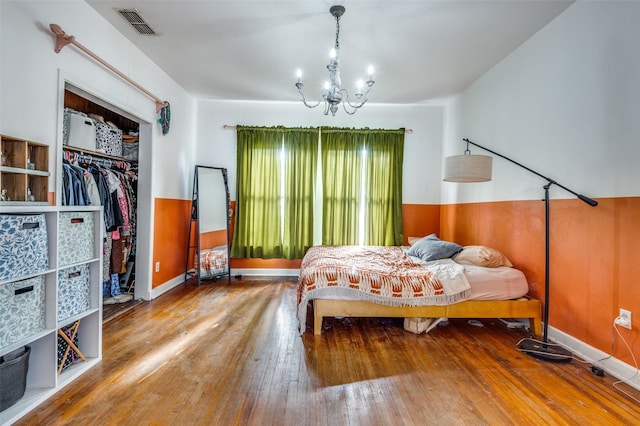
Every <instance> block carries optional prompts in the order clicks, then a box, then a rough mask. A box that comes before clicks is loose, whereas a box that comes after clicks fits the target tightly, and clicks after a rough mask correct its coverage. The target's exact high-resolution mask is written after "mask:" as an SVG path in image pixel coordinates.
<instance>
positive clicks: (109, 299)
mask: <svg viewBox="0 0 640 426" xmlns="http://www.w3.org/2000/svg"><path fill="white" fill-rule="evenodd" d="M60 91H61V93H60V98H59V99H60V100H61V102H60V105H59V111H60V113H59V124H60V125H59V129H60V130H59V132H58V140H59V143H58V164H57V169H56V170H57V171H58V173H57V174H56V176H57V177H58V178H57V182H56V193H55V198H56V205H61V206H62V205H78V204H79V203H85V204H90V205H95V204H96V198H100V201H99V204H101V205H103V207H104V209H105V211H107V210H108V211H109V212H108V214H105V229H104V233H105V239H104V246H103V251H104V253H103V276H102V281H103V287H104V291H103V300H104V301H105V304H104V306H103V308H104V319H105V321H106V320H109V319H110V317H112V316H114V314H115V315H117V314H118V313H120V312H124V311H125V310H126V309H127V308H128V307H130V306H133V305H135V304H137V303H140V302H141V301H142V300H149V299H150V294H151V269H150V268H151V260H150V259H151V229H152V223H151V221H150V220H148V219H147V218H149V217H151V208H152V206H151V190H150V188H151V183H150V182H151V175H152V173H151V171H152V170H151V167H152V164H151V158H152V156H151V154H152V153H151V131H152V127H151V124H150V123H149V122H148V121H145V120H142V119H140V118H138V117H137V116H136V115H135V114H132V113H130V112H127V111H125V110H123V109H122V108H119V107H117V106H116V105H114V102H109V100H108V99H107V98H106V97H104V96H103V97H100V96H99V95H96V94H95V93H96V92H95V91H93V92H90V91H89V89H87V88H85V87H82V88H81V87H80V86H79V85H77V84H75V83H73V82H70V81H69V79H67V78H64V77H62V76H61V81H60ZM76 113H79V114H81V115H84V116H86V117H85V118H86V119H87V121H91V122H93V123H94V124H97V127H100V131H105V128H109V129H117V130H112V131H113V132H114V133H117V134H118V135H122V142H121V144H122V151H121V152H120V151H112V150H111V148H110V147H109V146H103V145H100V144H98V145H97V146H96V147H95V148H94V147H93V146H83V145H82V143H78V142H77V141H76V140H74V139H73V138H74V137H76V135H75V134H72V135H70V127H69V124H70V114H76ZM74 118H77V117H74ZM71 132H72V131H71ZM109 143H111V142H109ZM91 148H93V149H91ZM73 171H75V172H76V174H79V175H82V173H85V178H86V177H88V175H91V177H92V178H93V181H94V182H95V183H96V186H97V184H98V183H100V184H102V185H103V187H104V188H109V185H111V186H110V189H109V191H108V193H107V194H105V193H104V191H103V193H102V194H100V191H99V190H98V191H95V189H94V192H93V194H94V195H93V200H91V201H90V202H88V201H89V199H90V198H91V197H87V194H83V195H84V196H81V197H78V196H74V195H77V194H73V192H72V191H74V186H73V185H70V182H69V177H70V176H72V175H73ZM90 180H91V179H87V182H89V181H90ZM100 180H102V181H101V182H100ZM75 183H76V184H77V183H78V182H77V181H76V182H75ZM114 188H115V190H114ZM96 189H97V188H96ZM75 190H76V191H77V190H78V186H76V187H75ZM110 197H111V199H110ZM116 209H118V210H116Z"/></svg>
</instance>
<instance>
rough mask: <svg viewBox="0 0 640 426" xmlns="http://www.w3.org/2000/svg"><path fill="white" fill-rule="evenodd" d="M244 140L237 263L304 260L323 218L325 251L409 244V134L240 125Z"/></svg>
mask: <svg viewBox="0 0 640 426" xmlns="http://www.w3.org/2000/svg"><path fill="white" fill-rule="evenodd" d="M237 135H238V158H237V170H238V178H237V196H236V223H235V229H234V233H233V244H232V249H231V255H232V256H233V257H245V258H263V259H271V258H285V259H300V258H302V257H303V255H304V253H305V252H306V250H307V248H309V247H310V246H312V245H313V244H314V218H315V217H316V216H317V215H320V213H321V218H322V220H321V221H316V222H317V223H318V224H321V227H322V231H321V233H319V235H320V234H321V242H322V244H333V245H344V244H361V245H362V244H368V245H399V244H401V242H402V156H403V147H404V129H398V130H369V129H362V130H354V129H333V128H323V129H322V130H321V132H319V130H318V129H289V128H284V127H273V128H255V127H244V126H238V129H237ZM319 135H321V139H322V141H321V145H320V146H321V148H320V152H321V175H322V178H321V179H320V181H319V182H321V184H319V183H318V180H317V179H316V173H317V163H318V137H319ZM318 185H320V186H318ZM317 192H321V193H322V194H323V195H322V199H321V203H320V205H316V203H314V199H315V194H316V193H317ZM319 242H320V241H316V243H319Z"/></svg>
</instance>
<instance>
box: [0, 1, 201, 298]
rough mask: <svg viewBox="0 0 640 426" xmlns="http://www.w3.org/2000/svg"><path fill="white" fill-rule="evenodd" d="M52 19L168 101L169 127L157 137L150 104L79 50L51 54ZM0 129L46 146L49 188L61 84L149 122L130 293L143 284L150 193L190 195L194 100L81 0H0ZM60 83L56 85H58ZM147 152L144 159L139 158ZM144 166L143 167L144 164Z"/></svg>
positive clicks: (57, 149)
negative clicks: (143, 184) (91, 95)
mask: <svg viewBox="0 0 640 426" xmlns="http://www.w3.org/2000/svg"><path fill="white" fill-rule="evenodd" d="M52 23H55V24H58V25H60V26H61V27H62V29H63V30H64V31H65V32H66V33H67V34H68V35H73V36H75V37H76V40H77V41H78V42H79V43H80V44H82V45H83V46H85V47H86V48H88V49H89V50H91V51H93V52H94V53H95V54H97V55H98V56H99V57H101V58H102V59H104V60H106V61H107V62H109V63H110V64H112V65H113V66H114V67H115V68H116V69H118V70H119V71H121V72H123V73H124V74H126V75H127V76H129V77H130V78H131V79H133V80H134V81H136V82H137V83H138V84H140V85H141V86H142V87H144V88H145V89H147V90H148V91H150V92H151V93H153V94H155V95H156V96H159V97H161V98H162V99H166V100H168V101H169V102H170V103H171V111H172V115H171V130H170V132H169V134H168V135H167V136H163V135H162V132H161V129H160V127H159V125H158V124H157V123H156V120H157V118H158V114H157V113H156V111H155V102H154V101H153V100H152V99H150V98H149V97H147V96H146V95H144V94H143V93H142V92H140V91H138V90H137V89H135V88H133V87H132V86H130V85H129V84H127V83H125V82H124V81H123V80H122V79H120V78H119V77H117V76H116V75H115V74H113V73H112V72H110V71H108V70H107V69H106V68H104V67H103V66H102V65H100V64H98V63H97V62H96V61H94V60H93V59H91V58H90V57H89V56H87V55H85V54H84V53H83V52H81V51H80V50H79V49H77V48H76V47H74V46H72V45H68V46H66V47H64V48H63V49H62V51H61V52H60V53H55V51H54V46H55V37H54V36H53V34H52V33H51V32H50V30H49V25H50V24H52ZM0 48H1V49H0V77H1V78H0V133H2V134H6V135H10V136H15V137H19V138H24V139H29V140H33V141H36V142H40V143H44V144H48V145H50V150H49V153H50V155H49V163H50V167H49V169H50V170H51V172H52V177H51V179H50V184H49V188H50V191H54V189H55V188H56V179H57V176H58V171H57V167H56V164H57V160H58V155H60V153H61V145H60V143H61V142H59V141H60V140H61V135H62V129H61V124H60V123H61V122H62V121H61V114H62V111H61V108H60V105H62V100H61V99H60V96H61V93H62V91H61V89H60V88H61V84H60V82H61V81H63V82H64V80H68V81H70V82H72V83H73V84H74V85H75V86H77V87H80V88H81V89H83V90H85V91H87V92H89V93H91V94H93V95H95V96H97V97H99V98H102V99H104V100H105V101H107V102H109V103H111V104H113V105H115V106H116V107H118V108H120V109H121V110H124V111H127V112H129V113H130V114H132V115H133V116H135V117H137V118H139V119H140V121H142V122H146V123H150V124H147V126H148V127H149V128H150V129H151V131H150V132H149V133H151V134H150V137H149V138H146V139H144V140H142V141H141V144H145V146H143V147H141V151H140V152H141V153H142V154H143V155H145V158H144V160H143V159H141V160H140V163H141V166H142V164H143V162H144V163H146V164H147V165H148V168H145V170H144V171H141V181H142V174H143V173H145V177H146V179H145V181H146V185H147V186H148V187H147V188H145V189H144V190H145V191H146V193H145V195H144V197H142V203H139V214H138V225H139V227H138V230H139V240H138V259H137V260H138V265H137V267H136V283H137V286H136V287H137V288H136V295H138V288H139V287H141V286H142V287H143V288H144V290H145V291H144V293H143V294H144V295H147V296H148V294H149V292H150V290H151V280H150V276H151V268H152V265H151V255H150V252H151V250H152V247H153V235H152V231H153V218H154V215H155V212H154V210H153V199H154V198H158V197H164V198H178V199H190V198H191V192H190V181H189V179H188V177H189V172H190V170H191V169H192V165H193V163H194V151H195V117H196V113H195V111H196V102H195V100H194V99H193V98H192V97H191V96H189V95H188V94H187V93H186V92H185V91H184V90H183V89H182V88H181V87H180V86H178V85H177V84H176V83H175V82H174V81H173V80H171V78H169V76H167V75H166V73H164V72H163V71H162V70H161V69H160V68H159V67H157V66H156V65H155V64H154V63H153V62H152V61H151V60H149V58H147V57H145V56H144V55H143V54H142V53H141V52H140V51H139V50H138V49H137V48H136V47H135V46H134V45H133V44H132V43H130V42H129V41H127V40H126V39H125V38H124V37H123V36H122V35H121V34H120V33H119V32H117V31H116V30H115V29H114V28H113V27H112V26H111V25H110V24H109V23H107V22H106V21H105V20H104V19H103V18H102V17H101V16H100V15H99V14H98V13H97V12H95V11H94V9H92V8H91V7H90V6H89V5H87V4H86V3H85V2H84V1H7V0H1V1H0ZM62 86H64V84H63V85H62ZM147 156H148V157H147ZM149 169H150V170H149Z"/></svg>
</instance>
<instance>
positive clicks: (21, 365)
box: [0, 346, 31, 411]
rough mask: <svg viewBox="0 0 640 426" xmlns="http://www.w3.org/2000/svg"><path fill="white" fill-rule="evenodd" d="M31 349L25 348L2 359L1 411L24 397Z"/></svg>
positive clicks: (0, 376)
mask: <svg viewBox="0 0 640 426" xmlns="http://www.w3.org/2000/svg"><path fill="white" fill-rule="evenodd" d="M30 354H31V348H30V347H29V346H25V347H23V348H21V349H18V350H15V351H13V352H10V353H8V354H6V355H4V356H3V357H0V411H4V410H6V409H7V408H9V407H11V406H12V405H13V404H15V403H16V402H18V400H19V399H20V398H22V397H23V396H24V391H25V389H26V388H27V371H28V370H29V355H30Z"/></svg>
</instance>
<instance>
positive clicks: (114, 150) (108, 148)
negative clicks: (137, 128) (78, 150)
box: [96, 123, 122, 157]
mask: <svg viewBox="0 0 640 426" xmlns="http://www.w3.org/2000/svg"><path fill="white" fill-rule="evenodd" d="M96 151H98V152H104V153H105V154H107V155H113V156H115V157H122V130H120V129H114V128H113V127H111V126H109V125H107V124H102V123H96Z"/></svg>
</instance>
